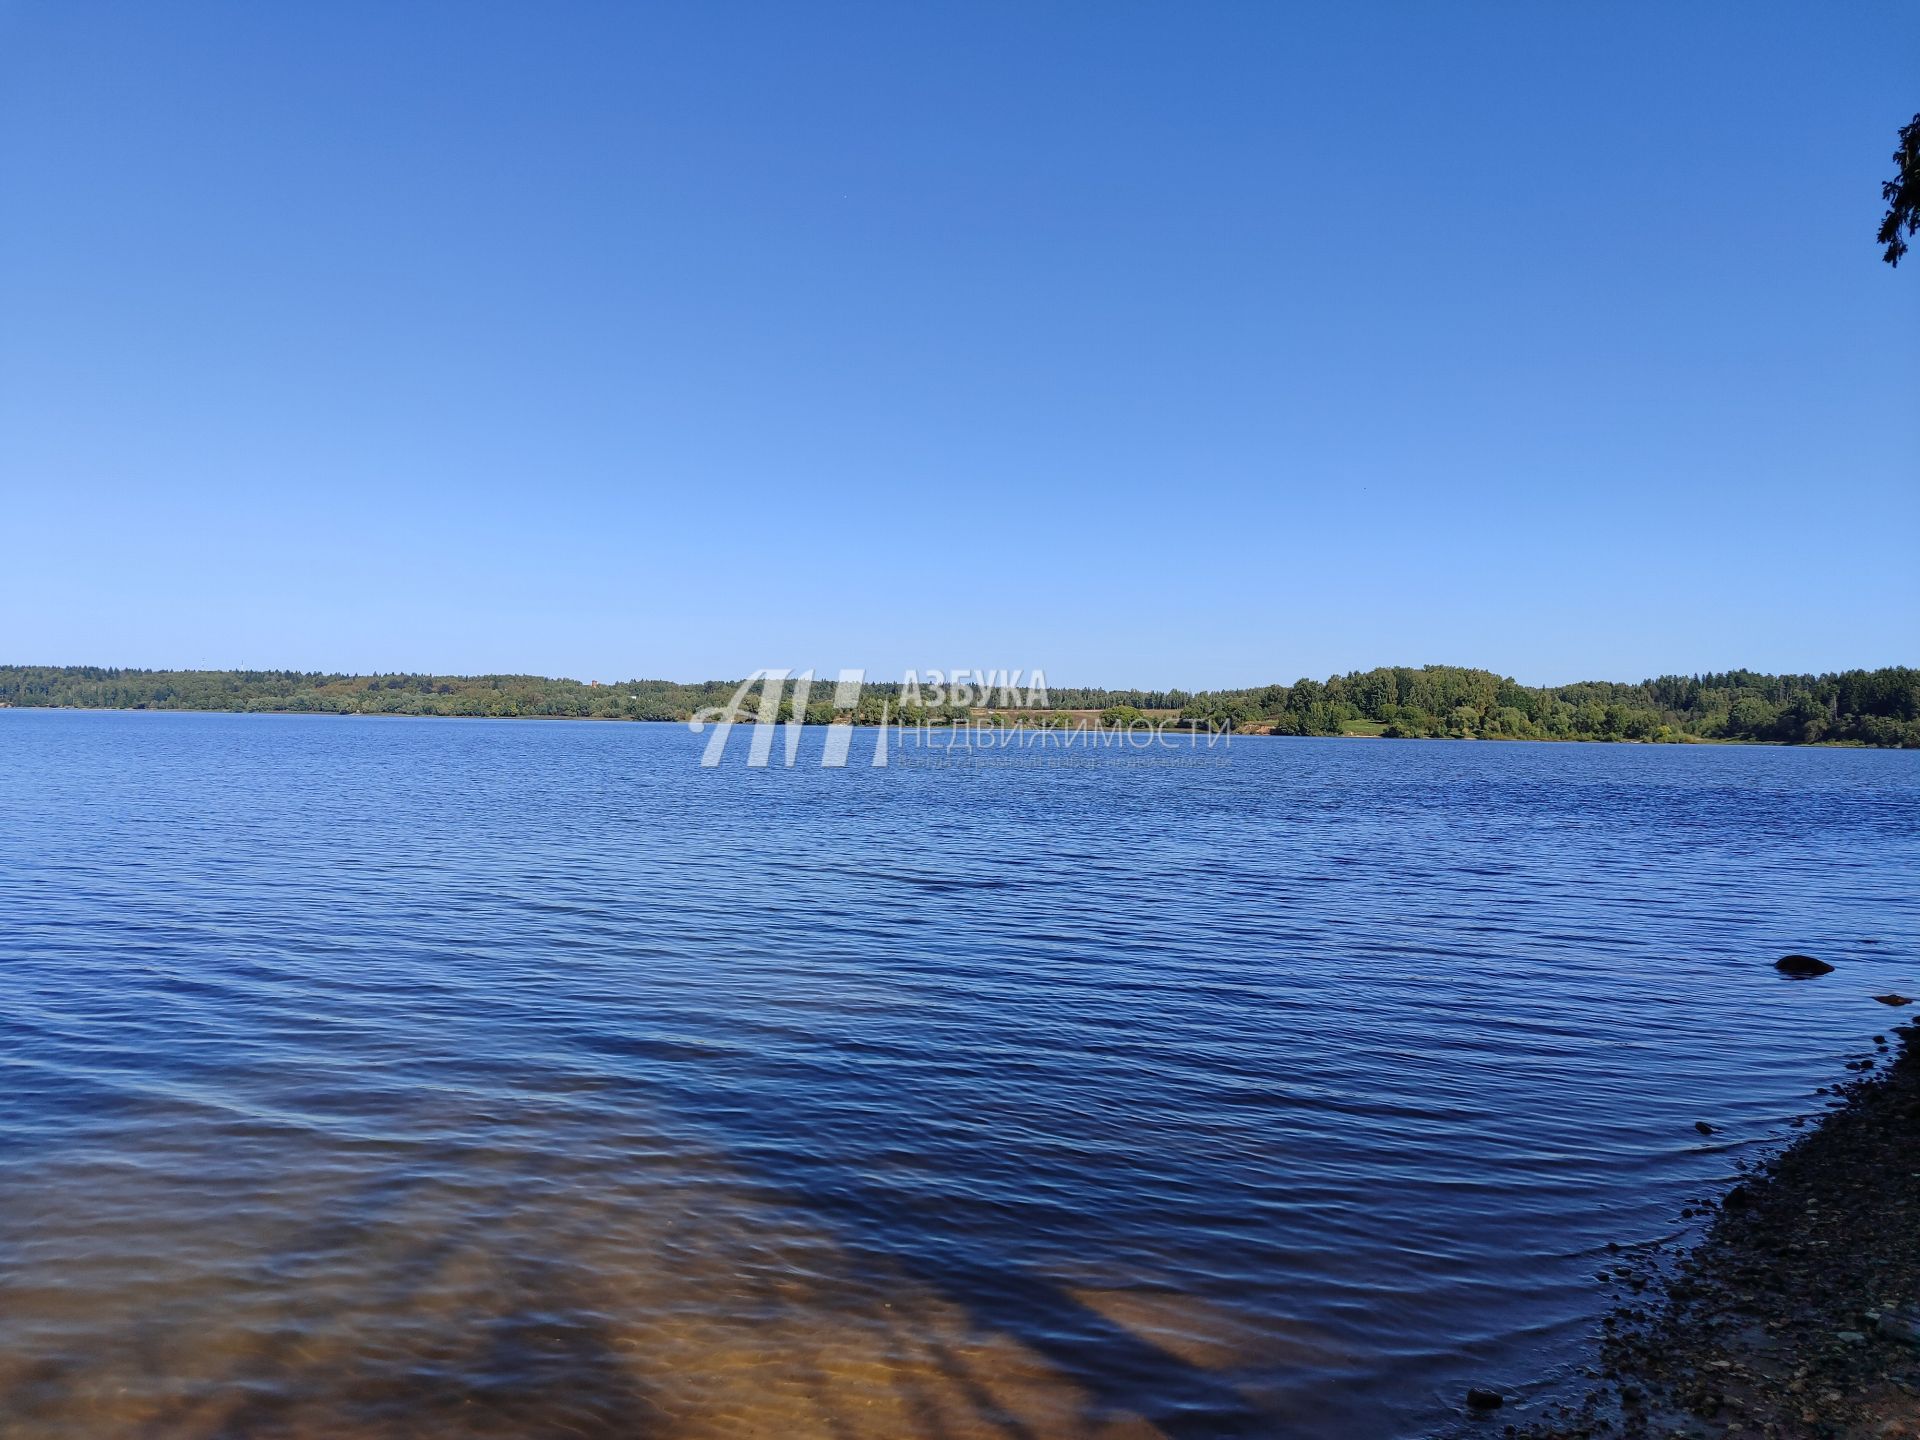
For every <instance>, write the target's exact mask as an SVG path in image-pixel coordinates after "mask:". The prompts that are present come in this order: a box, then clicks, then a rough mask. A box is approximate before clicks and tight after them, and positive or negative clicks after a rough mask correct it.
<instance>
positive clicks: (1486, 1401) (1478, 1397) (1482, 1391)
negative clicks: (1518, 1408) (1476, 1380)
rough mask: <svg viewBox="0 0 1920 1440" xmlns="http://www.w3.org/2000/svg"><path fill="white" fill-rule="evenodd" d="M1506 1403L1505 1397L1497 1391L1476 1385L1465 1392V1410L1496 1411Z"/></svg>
mask: <svg viewBox="0 0 1920 1440" xmlns="http://www.w3.org/2000/svg"><path fill="white" fill-rule="evenodd" d="M1506 1403H1507V1400H1506V1397H1505V1396H1504V1395H1502V1394H1501V1393H1500V1392H1499V1391H1498V1390H1489V1389H1487V1388H1486V1387H1484V1386H1481V1385H1476V1386H1474V1387H1473V1389H1471V1390H1469V1391H1467V1408H1468V1409H1470V1410H1498V1409H1499V1408H1500V1407H1501V1406H1502V1405H1504V1404H1506Z"/></svg>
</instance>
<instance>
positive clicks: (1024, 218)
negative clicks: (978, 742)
mask: <svg viewBox="0 0 1920 1440" xmlns="http://www.w3.org/2000/svg"><path fill="white" fill-rule="evenodd" d="M1916 109H1920V8H1916V7H1914V6H1912V5H1909V4H1899V5H1893V4H1886V5H1869V4H1862V5H1849V6H1829V7H1817V6H1810V5H1793V6H1771V5H1764V4H1750V3H1749V4H1723V5H1706V4H1685V5H1671V4H1664V3H1663V4H1648V5H1640V6H1631V5H1627V6H1570V5H1523V4H1517V3H1515V4H1499V5H1493V4H1488V5H1464V4H1462V5H1433V4H1414V5H1385V4H1358V5H1351V6H1349V5H1323V6H1313V7H1308V6H1289V5H1278V4H1267V3H1259V4H1252V3H1249V4H1199V5H1172V4H1159V5H1144V4H1116V3H1105V0H1102V3H1084V4H1066V3H1060V4H1045V5H1034V4H1030V3H1018V4H1015V3H1005V4H991V3H966V4H952V5H933V4H928V5H900V4H893V3H884V4H881V3H876V4H872V5H857V6H856V5H832V4H811V3H809V4H765V5H752V4H728V5H713V6H693V5H681V4H674V5H659V6H642V5H606V6H593V5H585V4H580V5H566V6H535V5H523V4H498V5H487V4H469V3H450V4H444V5H434V4H429V3H413V4H408V5H405V6H392V5H384V4H380V5H375V4H366V5H354V4H340V3H326V4H320V3H305V4H275V5H258V4H232V5H220V4H188V3H180V4H170V5H153V6H138V5H133V4H117V5H100V4H91V3H61V4H54V3H44V4H28V5H21V4H5V3H0V513H3V514H4V518H5V525H4V532H3V533H4V536H5V555H6V559H5V563H4V565H0V660H5V661H19V662H35V663H94V664H127V665H154V666H171V665H210V666H273V667H279V666H292V667H296V668H326V669H345V670H395V669H422V670H427V669H431V670H439V671H460V672H471V671H489V670H523V671H533V672H538V673H545V674H564V675H573V676H578V677H581V678H601V679H614V678H625V677H631V676H636V675H638V676H664V677H670V678H679V679H697V678H703V677H707V676H722V675H736V674H740V673H744V672H745V671H747V670H749V669H751V668H753V667H755V666H760V665H807V664H813V665H819V666H829V667H837V666H840V665H866V666H869V667H871V668H872V669H873V670H875V671H876V672H879V673H883V674H884V673H894V672H898V671H900V670H902V669H905V668H907V667H910V666H911V667H918V668H921V669H925V668H928V667H933V666H942V667H950V666H955V665H962V666H975V667H982V668H986V667H992V668H1000V667H1009V668H1011V667H1021V668H1027V669H1031V668H1033V667H1036V666H1038V667H1041V668H1043V669H1044V670H1045V671H1046V673H1047V675H1048V676H1049V678H1050V679H1051V680H1053V681H1054V683H1056V684H1066V683H1109V684H1140V685H1183V686H1187V687H1203V686H1215V685H1233V684H1249V683H1261V682H1266V681H1271V680H1283V681H1285V680H1292V679H1294V678H1296V677H1298V676H1300V675H1313V676H1322V675H1325V674H1327V673H1329V672H1332V671H1335V670H1346V669H1350V668H1355V667H1368V666H1372V665H1377V664H1394V663H1409V664H1419V663H1423V662H1428V661H1444V662H1449V663H1460V664H1475V665H1485V666H1488V667H1490V668H1493V669H1496V670H1500V671H1502V672H1505V673H1511V674H1514V675H1517V676H1518V677H1519V678H1521V679H1522V680H1526V681H1532V682H1554V681H1567V680H1574V679H1581V678H1594V677H1605V678H1638V677H1640V676H1642V675H1646V674H1653V673H1658V672H1663V671H1690V670H1700V669H1718V668H1724V667H1728V666H1733V665H1749V666H1753V667H1756V668H1765V669H1792V670H1808V669H1827V668H1840V667H1846V666H1853V665H1873V664H1884V663H1892V662H1899V661H1906V662H1912V661H1915V660H1916V659H1920V655H1917V654H1916V647H1915V637H1916V636H1917V635H1920V563H1916V550H1915V536H1916V534H1920V459H1916V451H1915V448H1914V445H1913V436H1914V432H1915V422H1916V419H1917V418H1920V324H1916V321H1920V261H1915V262H1912V263H1911V265H1910V266H1903V267H1902V268H1901V269H1900V270H1898V271H1893V270H1889V269H1888V267H1886V266H1885V265H1883V264H1882V263H1881V262H1880V261H1879V259H1878V256H1877V251H1876V249H1875V247H1874V246H1873V244H1872V232H1873V229H1874V227H1875V225H1876V224H1877V223H1878V219H1879V215H1880V210H1881V205H1880V202H1879V191H1878V187H1879V183H1880V181H1881V180H1882V179H1884V178H1885V177H1886V175H1887V173H1889V170H1890V165H1889V158H1888V157H1889V155H1890V154H1891V151H1892V149H1893V145H1894V132H1895V130H1896V129H1897V128H1898V126H1899V125H1900V124H1901V123H1903V122H1904V121H1905V120H1906V119H1907V118H1908V117H1910V116H1911V115H1912V114H1913V113H1914V111H1915V110H1916Z"/></svg>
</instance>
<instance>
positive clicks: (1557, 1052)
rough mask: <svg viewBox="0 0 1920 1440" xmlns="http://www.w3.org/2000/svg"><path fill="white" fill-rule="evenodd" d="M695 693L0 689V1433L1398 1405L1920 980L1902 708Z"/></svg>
mask: <svg viewBox="0 0 1920 1440" xmlns="http://www.w3.org/2000/svg"><path fill="white" fill-rule="evenodd" d="M704 743H705V741H704V740H703V739H701V738H698V737H695V736H692V735H689V734H688V733H687V732H686V731H685V730H684V729H682V728H679V727H669V726H655V725H617V724H584V723H571V724H570V723H548V722H536V721H505V722H482V721H431V720H414V721H409V720H350V719H330V718H304V717H281V716H216V715H185V714H159V713H155V714H138V713H120V714H101V713H56V712H41V711H27V710H14V711H9V712H0V776H3V777H4V791H3V792H0V793H4V795H5V800H6V813H5V824H4V826H0V1146H3V1147H4V1148H3V1149H0V1431H3V1432H4V1433H5V1434H6V1435H7V1436H8V1437H9V1440H20V1437H30V1440H41V1437H55V1436H59V1437H76V1440H79V1437H85V1440H100V1437H115V1436H136V1435H137V1436H141V1437H150V1440H161V1437H213V1436H221V1437H243V1436H244V1437H266V1436H300V1437H349V1436H351V1437H356V1440H358V1437H369V1436H380V1437H385V1436H394V1437H398V1436H402V1435H405V1436H410V1437H435V1436H449V1437H452V1436H512V1437H536V1436H538V1437H544V1436H594V1437H597V1436H607V1437H612V1436H620V1437H633V1436H655V1435H657V1436H671V1437H679V1436H742V1435H769V1436H779V1437H785V1440H801V1437H811V1436H823V1437H839V1440H849V1437H868V1436H871V1437H901V1436H910V1435H913V1436H918V1435H926V1436H940V1437H949V1440H967V1437H975V1436H989V1435H991V1436H1014V1437H1030V1440H1040V1437H1054V1436H1081V1435H1086V1436H1115V1437H1118V1436H1150V1435H1170V1436H1176V1437H1201V1436H1217V1435H1280V1436H1300V1437H1309V1440H1313V1437H1342V1440H1347V1437H1371V1436H1380V1437H1391V1436H1401V1435H1418V1434H1421V1433H1423V1432H1425V1431H1427V1430H1429V1429H1431V1428H1432V1427H1433V1426H1435V1425H1438V1424H1441V1423H1444V1422H1446V1421H1447V1420H1448V1418H1449V1416H1451V1415H1453V1414H1455V1413H1457V1410H1458V1402H1459V1397H1460V1395H1461V1393H1462V1392H1463V1390H1464V1388H1465V1387H1466V1386H1467V1385H1468V1384H1470V1383H1490V1384H1497V1385H1501V1386H1504V1387H1507V1388H1509V1389H1510V1390H1511V1391H1512V1392H1514V1393H1516V1394H1517V1395H1523V1396H1531V1397H1537V1396H1539V1395H1541V1394H1544V1393H1546V1392H1547V1391H1549V1390H1551V1388H1552V1387H1553V1386H1554V1385H1555V1384H1557V1383H1561V1382H1563V1381H1564V1380H1565V1378H1566V1376H1567V1375H1568V1373H1569V1367H1570V1366H1573V1365H1576V1364H1578V1363H1579V1361H1580V1359H1581V1356H1582V1347H1583V1344H1584V1342H1585V1339H1586V1337H1587V1336H1588V1334H1589V1332H1590V1330H1591V1328H1592V1326H1593V1325H1594V1323H1595V1320H1596V1318H1597V1316H1598V1314H1599V1313H1600V1311H1601V1309H1602V1308H1603V1306H1604V1303H1605V1299H1606V1296H1605V1293H1604V1290H1603V1287H1602V1286H1601V1285H1600V1284H1599V1283H1598V1282H1597V1281H1596V1280H1595V1279H1594V1271H1595V1269H1596V1268H1597V1267H1598V1266H1599V1265H1600V1264H1602V1263H1604V1259H1605V1255H1606V1245H1607V1242H1609V1241H1617V1242H1620V1243H1623V1244H1636V1243H1641V1242H1645V1241H1649V1240H1653V1239H1659V1238H1671V1237H1675V1236H1682V1235H1684V1234H1685V1233H1686V1232H1685V1230H1684V1227H1683V1224H1682V1222H1681V1221H1679V1219H1678V1218H1677V1217H1678V1212H1679V1209H1680V1207H1681V1206H1682V1205H1683V1204H1685V1203H1686V1202H1687V1201H1688V1199H1689V1198H1690V1197H1692V1196H1694V1195H1697V1194H1699V1193H1701V1192H1702V1191H1703V1189H1704V1188H1705V1187H1706V1186H1708V1185H1709V1184H1711V1183H1712V1182H1714V1181H1716V1180H1717V1179H1719V1178H1721V1177H1724V1176H1725V1175H1727V1174H1728V1173H1729V1172H1730V1171H1731V1169H1732V1166H1733V1165H1734V1163H1735V1162H1736V1160H1738V1159H1740V1158H1741V1157H1744V1156H1752V1155H1754V1154H1757V1153H1759V1152H1758V1147H1761V1146H1764V1145H1765V1144H1767V1143H1771V1142H1775V1141H1777V1140H1778V1139H1779V1138H1780V1137H1782V1136H1784V1135H1787V1134H1790V1133H1792V1132H1791V1131H1790V1130H1788V1129H1787V1126H1788V1123H1789V1121H1790V1119H1791V1118H1792V1117H1794V1116H1796V1115H1803V1114H1808V1113H1817V1111H1818V1108H1819V1106H1820V1105H1821V1104H1822V1103H1823V1101H1822V1098H1821V1097H1819V1096H1817V1095H1816V1094H1815V1093H1814V1092H1815V1091H1816V1088H1817V1087H1819V1086H1821V1085H1826V1084H1830V1083H1832V1082H1834V1081H1835V1080H1837V1079H1840V1078H1844V1077H1845V1075H1846V1072H1845V1071H1844V1070H1843V1068H1842V1065H1843V1062H1844V1061H1845V1060H1847V1059H1848V1058H1849V1057H1852V1056H1855V1055H1859V1054H1863V1053H1871V1044H1870V1041H1871V1037H1872V1036H1873V1035H1874V1034H1875V1033H1876V1032H1885V1031H1886V1030H1887V1029H1888V1028H1889V1027H1890V1026H1891V1025H1893V1024H1895V1023H1898V1022H1899V1020H1901V1019H1902V1018H1903V1016H1902V1013H1901V1012H1896V1011H1893V1010H1889V1009H1887V1008H1885V1007H1883V1006H1880V1005H1878V1004H1876V1003H1874V1002H1873V1001H1872V1000H1871V999H1870V998H1869V997H1870V996H1872V995H1873V994H1875V993H1878V992H1881V991H1885V990H1889V989H1900V990H1903V991H1905V992H1906V993H1909V994H1912V993H1920V959H1917V958H1916V957H1920V903H1917V902H1916V898H1915V889H1916V887H1915V881H1916V877H1920V754H1911V753H1886V752H1869V751H1841V750H1826V751H1797V750H1781V749H1758V748H1719V747H1704V746H1702V747H1646V746H1600V745H1527V744H1474V743H1454V742H1391V741H1360V740H1333V741H1314V740H1268V739H1264V738H1263V739H1253V738H1247V739H1241V740H1237V741H1235V742H1233V744H1232V745H1231V747H1230V748H1229V749H1228V750H1226V751H1224V752H1222V751H1219V750H1216V751H1214V752H1210V753H1203V755H1202V756H1200V757H1198V758H1199V759H1201V761H1202V762H1203V763H1169V762H1165V761H1161V762H1153V761H1138V760H1137V759H1136V761H1129V759H1128V758H1127V757H1125V756H1120V755H1111V754H1107V755H1102V756H1101V757H1100V758H1098V759H1096V760H1094V761H1092V762H1091V763H1086V764H1080V765H1039V764H1031V763H1024V764H997V765H996V764H986V765H943V764H935V763H926V762H927V761H929V760H930V759H932V758H934V757H930V756H928V755H926V754H925V753H924V752H918V751H914V750H912V749H911V747H909V748H908V750H907V751H905V752H904V753H897V754H896V759H897V761H899V762H903V763H896V764H894V765H893V766H890V767H889V768H885V769H875V768H871V767H869V766H867V765H866V764H865V755H866V752H867V748H868V746H869V745H870V744H871V732H863V733H862V734H861V735H860V736H859V737H857V739H856V744H855V762H856V763H855V764H854V765H853V766H851V767H849V768H847V769H844V770H823V769H821V768H819V767H818V766H817V765H814V764H810V763H808V761H809V759H810V757H811V756H812V755H814V754H817V753H818V751H817V747H818V744H819V735H818V733H817V732H814V733H813V734H812V735H811V736H810V738H809V739H808V741H807V744H806V745H805V746H804V747H803V751H802V763H801V765H800V766H798V767H797V768H794V769H791V770H786V769H769V770H751V769H748V768H747V767H746V766H745V764H744V738H743V737H739V736H736V737H735V739H734V741H733V742H732V743H733V746H734V753H733V754H732V755H730V756H729V757H728V759H727V761H726V763H725V764H723V765H722V766H720V767H719V768H716V769H711V770H703V769H701V768H700V766H699V764H698V758H699V754H700V750H701V748H702V746H703V745H704ZM916 762H917V763H916ZM1875 942H1877V943H1875ZM1790 950H1802V951H1807V952H1810V953H1812V954H1815V955H1819V956H1822V957H1824V958H1826V959H1828V960H1830V961H1832V962H1833V963H1835V964H1836V965H1837V966H1838V967H1839V969H1838V970H1837V972H1836V973H1834V974H1832V975H1829V976H1826V977H1823V978H1822V979H1819V980H1814V981H1808V982H1801V983H1794V982H1789V981H1786V980H1783V979H1781V978H1780V977H1778V976H1777V975H1775V973H1774V972H1773V971H1772V969H1771V968H1770V967H1771V962H1772V961H1773V960H1774V959H1775V958H1776V957H1777V956H1779V955H1780V954H1781V953H1783V952H1786V951H1790ZM1905 1013H1906V1014H1911V1013H1912V1012H1911V1011H1908V1012H1905ZM1696 1120H1706V1121H1709V1122H1711V1123H1712V1124H1714V1125H1716V1126H1720V1127H1723V1129H1722V1131H1721V1133H1718V1134H1715V1135H1713V1136H1711V1137H1704V1138H1703V1137H1702V1136H1701V1135H1700V1134H1698V1133H1697V1132H1696V1131H1695V1129H1694V1122H1695V1121H1696Z"/></svg>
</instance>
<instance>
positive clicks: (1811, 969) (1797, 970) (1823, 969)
mask: <svg viewBox="0 0 1920 1440" xmlns="http://www.w3.org/2000/svg"><path fill="white" fill-rule="evenodd" d="M1773 968H1774V969H1776V970H1778V971H1779V972H1780V973H1781V974H1782V975H1791V976H1793V977H1794V979H1796V980H1803V979H1807V978H1808V977H1810V976H1814V975H1831V974H1832V973H1833V966H1831V965H1829V964H1827V962H1826V961H1824V960H1816V959H1814V958H1813V956H1811V955H1782V956H1781V957H1780V958H1779V959H1778V960H1776V961H1774V962H1773Z"/></svg>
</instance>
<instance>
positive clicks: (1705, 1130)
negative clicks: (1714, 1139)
mask: <svg viewBox="0 0 1920 1440" xmlns="http://www.w3.org/2000/svg"><path fill="white" fill-rule="evenodd" d="M1693 1128H1694V1129H1696V1130H1698V1131H1699V1132H1700V1133H1701V1134H1702V1135H1711V1134H1713V1126H1711V1125H1709V1124H1707V1122H1706V1121H1704V1120H1696V1121H1694V1122H1693Z"/></svg>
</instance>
